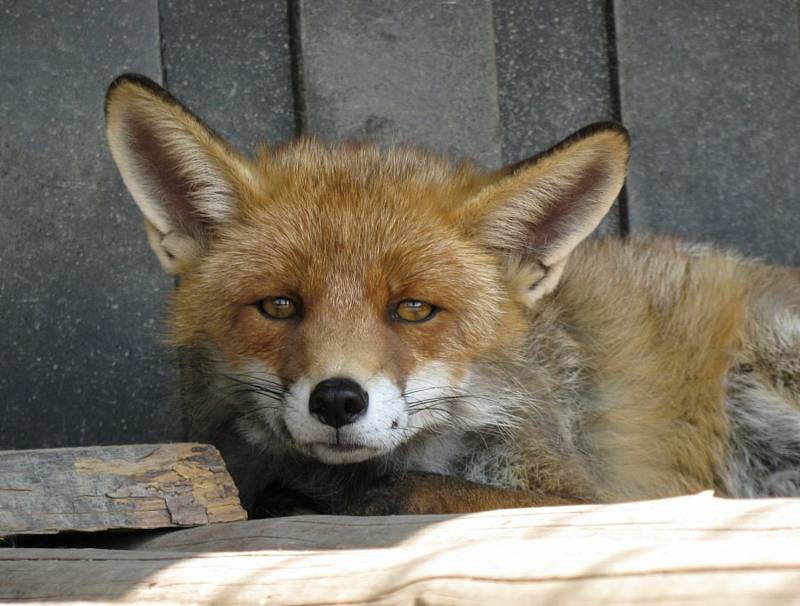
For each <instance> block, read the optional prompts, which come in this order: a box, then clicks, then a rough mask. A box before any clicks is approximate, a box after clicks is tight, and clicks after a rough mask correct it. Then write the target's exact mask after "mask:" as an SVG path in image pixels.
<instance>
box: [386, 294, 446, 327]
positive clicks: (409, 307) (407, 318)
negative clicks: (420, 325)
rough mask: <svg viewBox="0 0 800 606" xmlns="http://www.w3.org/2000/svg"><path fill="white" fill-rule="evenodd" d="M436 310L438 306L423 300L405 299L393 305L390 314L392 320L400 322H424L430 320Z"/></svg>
mask: <svg viewBox="0 0 800 606" xmlns="http://www.w3.org/2000/svg"><path fill="white" fill-rule="evenodd" d="M438 311H439V308H438V307H435V306H433V305H431V304H430V303H426V302H425V301H417V300H416V299H406V300H405V301H400V303H398V304H397V305H395V306H394V309H393V310H392V314H391V315H392V320H396V321H400V322H424V321H425V320H430V319H431V318H432V317H433V316H435V315H436V312H438Z"/></svg>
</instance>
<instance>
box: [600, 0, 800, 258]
mask: <svg viewBox="0 0 800 606" xmlns="http://www.w3.org/2000/svg"><path fill="white" fill-rule="evenodd" d="M615 14H616V24H617V42H618V56H619V73H620V92H621V100H622V116H623V119H624V122H625V124H626V125H627V126H628V127H629V129H630V130H631V133H632V135H633V155H632V159H631V165H630V176H629V178H628V195H629V198H628V200H629V215H630V225H631V229H632V230H633V231H637V230H638V231H641V230H655V231H658V232H669V233H674V234H677V235H679V236H682V237H685V238H689V239H693V240H698V239H699V240H709V241H714V242H720V243H723V244H729V245H733V246H734V247H735V248H737V249H739V250H741V251H744V252H746V253H748V254H751V255H757V256H763V257H766V258H767V259H770V260H772V261H775V262H783V263H788V264H793V265H797V264H800V238H798V234H800V180H798V178H797V167H798V166H799V165H800V28H799V27H798V6H797V2H795V1H794V0H774V1H771V2H751V1H749V0H726V1H725V2H694V3H691V5H690V7H689V5H687V4H686V3H684V2H673V1H666V2H665V1H664V0H638V1H637V2H615Z"/></svg>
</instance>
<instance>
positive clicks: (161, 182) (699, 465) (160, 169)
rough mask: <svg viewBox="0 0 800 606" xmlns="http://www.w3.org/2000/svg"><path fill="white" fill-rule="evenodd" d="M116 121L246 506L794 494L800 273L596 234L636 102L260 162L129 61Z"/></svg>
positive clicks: (210, 417) (479, 504)
mask: <svg viewBox="0 0 800 606" xmlns="http://www.w3.org/2000/svg"><path fill="white" fill-rule="evenodd" d="M106 118H107V134H108V141H109V144H110V148H111V152H112V155H113V157H114V160H115V161H116V164H117V166H118V167H119V171H120V173H121V175H122V179H123V181H124V182H125V184H126V186H127V187H128V189H129V190H130V193H131V194H132V196H133V198H134V200H135V201H136V203H137V204H138V206H139V208H140V209H141V211H142V214H143V215H144V222H145V227H146V231H147V235H148V238H149V241H150V245H151V246H152V248H153V250H154V251H155V253H156V255H157V256H158V258H159V260H160V261H161V264H162V265H163V267H164V269H165V270H166V271H167V272H168V273H169V274H172V275H175V276H178V277H179V285H178V286H177V288H176V290H175V292H174V295H173V298H172V302H171V320H170V336H169V340H170V342H171V344H172V345H174V347H175V348H176V350H177V352H178V357H179V360H180V363H181V389H180V398H181V402H182V407H183V411H184V413H185V415H186V419H187V420H188V422H189V424H190V425H191V427H192V428H193V430H194V432H195V435H196V436H197V437H198V438H199V439H202V440H205V441H210V442H211V443H213V444H216V445H217V446H218V447H219V448H220V449H221V451H222V453H223V456H224V457H225V459H226V461H227V464H228V465H229V467H230V469H231V472H232V474H233V475H234V478H235V480H236V482H237V484H238V486H239V488H240V491H241V494H242V498H243V502H244V504H245V506H246V507H248V508H249V509H250V511H251V512H255V513H258V512H259V511H262V510H264V511H269V510H270V507H273V506H275V507H280V505H275V503H274V502H272V501H270V499H271V498H272V497H275V495H280V494H287V495H298V496H297V498H298V499H300V500H305V502H306V503H308V504H309V505H310V506H312V507H313V508H315V509H316V510H318V511H325V512H333V513H409V512H415V513H419V512H460V511H473V510H479V509H486V508H495V507H511V506H527V505H539V504H553V503H563V502H575V501H589V502H614V501H622V500H632V499H642V498H657V497H665V496H668V495H677V494H681V493H688V492H693V491H701V490H705V489H714V490H716V491H717V492H718V493H720V494H722V495H728V496H735V497H752V496H767V495H800V273H799V272H798V270H796V269H790V268H780V267H773V266H768V265H765V264H761V263H758V262H755V261H749V260H745V259H742V258H739V257H738V256H736V255H735V254H732V253H730V252H724V251H717V250H715V249H713V248H710V247H703V246H697V245H687V244H683V243H681V242H678V241H675V240H671V239H666V238H634V237H631V238H627V239H606V240H595V239H587V236H589V234H590V233H591V232H592V231H593V230H594V228H595V227H597V225H598V224H599V222H600V221H601V219H602V218H603V216H604V215H605V214H606V212H607V211H608V209H609V207H610V206H611V204H612V203H613V202H614V200H615V198H616V197H617V195H618V194H619V192H620V189H621V187H622V184H623V181H624V178H625V172H626V166H627V161H628V154H629V139H628V135H627V133H626V131H625V129H624V128H623V127H622V126H620V125H618V124H614V123H601V124H595V125H593V126H590V127H588V128H585V129H583V130H581V131H579V132H578V133H576V134H574V135H572V136H571V137H569V138H567V139H566V140H565V141H563V142H562V143H560V144H558V145H557V146H555V147H554V148H552V149H550V150H549V151H547V152H545V153H543V154H540V155H539V156H537V157H535V158H533V159H531V160H528V161H526V162H522V163H520V164H517V165H514V166H511V167H508V168H506V169H503V170H499V171H494V172H486V171H482V170H479V169H478V168H477V167H475V166H473V165H472V164H469V163H453V162H451V161H448V160H447V159H444V158H441V157H438V156H435V155H432V154H429V153H425V152H423V151H419V150H415V149H409V148H393V149H382V148H381V147H379V146H377V145H374V144H369V143H344V144H326V143H321V142H319V141H316V140H314V139H310V138H299V139H297V140H294V141H292V142H289V143H287V144H285V145H283V146H281V147H278V148H275V149H271V148H269V147H266V146H263V147H261V148H260V149H259V150H258V154H257V156H256V157H255V159H251V158H249V157H247V156H245V155H243V154H241V153H239V152H238V151H236V150H234V149H233V148H232V147H231V146H230V145H228V144H227V143H226V142H225V141H223V140H222V139H221V138H220V137H219V136H218V135H217V134H215V133H214V132H213V131H212V130H211V129H210V128H208V127H207V126H205V125H204V124H203V122H201V121H200V119H198V118H197V117H195V116H194V115H193V114H192V113H191V112H190V111H189V110H188V109H187V108H186V107H184V106H183V105H182V104H181V103H179V102H178V101H177V100H176V99H175V98H173V97H172V96H171V95H170V94H169V93H167V92H166V91H164V90H163V89H162V88H160V87H159V86H158V85H156V84H155V83H153V82H151V81H150V80H148V79H146V78H144V77H142V76H136V75H124V76H121V77H120V78H118V79H117V80H116V81H115V82H114V83H113V84H112V85H111V87H110V88H109V91H108V94H107V98H106ZM292 498H294V497H292ZM264 503H266V505H263V504H264ZM260 508H261V509H260Z"/></svg>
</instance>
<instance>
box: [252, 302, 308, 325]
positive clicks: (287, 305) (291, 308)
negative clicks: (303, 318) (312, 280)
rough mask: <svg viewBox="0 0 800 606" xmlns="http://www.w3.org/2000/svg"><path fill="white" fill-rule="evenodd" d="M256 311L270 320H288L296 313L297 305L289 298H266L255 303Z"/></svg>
mask: <svg viewBox="0 0 800 606" xmlns="http://www.w3.org/2000/svg"><path fill="white" fill-rule="evenodd" d="M256 307H258V311H260V312H261V315H262V316H264V317H265V318H269V319H271V320H288V319H289V318H294V317H295V316H296V315H297V313H298V305H297V303H295V302H294V301H293V300H292V299H290V298H289V297H267V298H266V299H261V300H260V301H259V302H258V303H256Z"/></svg>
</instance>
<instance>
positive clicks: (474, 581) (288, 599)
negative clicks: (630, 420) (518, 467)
mask: <svg viewBox="0 0 800 606" xmlns="http://www.w3.org/2000/svg"><path fill="white" fill-rule="evenodd" d="M799 505H800V502H798V501H797V500H789V499H784V500H761V501H757V500H753V501H745V500H742V501H724V500H721V499H716V498H712V497H711V496H710V495H707V494H706V495H699V496H694V497H686V498H680V499H669V500H664V501H654V502H642V503H636V504H625V505H605V506H589V505H584V506H565V507H556V508H539V509H523V510H506V511H495V512H485V513H480V514H473V515H468V516H418V517H413V516H398V517H391V518H361V519H355V518H333V517H323V516H319V517H316V518H314V517H304V518H297V519H292V520H285V519H284V520H267V521H258V522H248V523H243V524H230V525H220V526H217V527H215V528H213V529H208V530H209V531H210V534H212V535H213V534H219V535H220V537H224V536H225V535H226V534H228V531H229V530H230V529H235V528H238V529H240V530H243V529H250V530H252V531H256V532H258V533H259V536H257V537H251V538H250V540H251V542H250V543H248V544H246V545H237V544H236V543H235V542H231V543H228V544H224V543H218V544H217V545H216V547H220V546H223V547H225V548H226V549H229V548H242V547H243V548H245V549H252V548H253V546H254V545H261V546H262V547H263V549H261V550H250V551H239V552H232V551H226V552H220V551H214V552H210V553H195V552H192V551H184V552H179V551H156V550H155V549H154V547H155V544H153V543H151V544H150V545H148V546H147V548H146V549H142V550H132V551H112V550H96V549H90V550H65V549H52V550H44V549H5V550H0V579H3V582H2V583H0V600H3V601H10V602H23V601H24V602H30V601H46V600H51V599H58V601H59V602H61V603H77V602H86V601H92V602H93V603H97V602H100V603H104V602H105V603H110V602H113V603H124V604H130V603H151V604H155V603H159V604H187V603H191V604H215V605H216V604H237V605H243V606H246V605H249V604H276V605H278V604H295V605H297V604H411V603H420V604H503V605H504V606H509V605H513V604H548V605H555V604H570V605H571V604H582V605H595V604H596V605H600V604H603V605H605V604H611V603H615V604H616V603H625V604H674V603H679V602H680V603H695V604H703V605H709V604H712V605H713V604H720V605H721V604H725V605H726V606H727V605H729V604H764V605H769V606H775V605H781V604H796V603H797V602H798V600H799V599H800V506H799ZM287 524H288V525H287ZM198 532H199V531H197V530H194V529H193V530H181V531H177V532H174V533H172V535H171V537H172V538H171V540H173V541H175V543H174V545H175V548H181V549H204V550H207V549H213V548H214V545H212V543H211V542H210V540H211V539H213V537H206V538H205V539H203V540H201V541H198V542H196V543H195V544H194V545H190V544H189V542H187V541H181V540H180V539H181V538H182V537H191V536H194V537H195V538H197V535H198ZM271 533H278V534H275V535H272V534H271ZM280 533H284V536H281V535H280ZM287 537H288V538H289V539H291V544H292V545H293V547H294V548H293V549H288V550H280V549H275V548H274V547H272V548H270V546H282V545H287V544H288V543H287ZM337 537H338V539H337ZM230 538H231V539H232V538H233V537H230ZM241 539H242V540H247V537H246V535H245V534H244V533H242V534H241ZM159 540H160V541H161V546H162V547H166V540H165V539H164V538H163V537H162V538H161V539H159ZM303 541H304V542H303ZM181 543H182V544H181ZM320 546H329V547H347V548H341V549H319V548H318V547H320ZM355 546H358V548H354V547H355Z"/></svg>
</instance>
